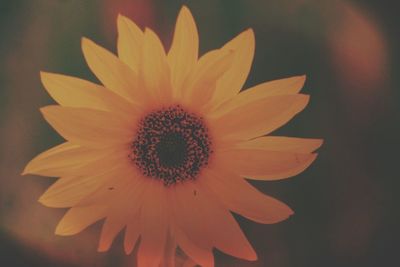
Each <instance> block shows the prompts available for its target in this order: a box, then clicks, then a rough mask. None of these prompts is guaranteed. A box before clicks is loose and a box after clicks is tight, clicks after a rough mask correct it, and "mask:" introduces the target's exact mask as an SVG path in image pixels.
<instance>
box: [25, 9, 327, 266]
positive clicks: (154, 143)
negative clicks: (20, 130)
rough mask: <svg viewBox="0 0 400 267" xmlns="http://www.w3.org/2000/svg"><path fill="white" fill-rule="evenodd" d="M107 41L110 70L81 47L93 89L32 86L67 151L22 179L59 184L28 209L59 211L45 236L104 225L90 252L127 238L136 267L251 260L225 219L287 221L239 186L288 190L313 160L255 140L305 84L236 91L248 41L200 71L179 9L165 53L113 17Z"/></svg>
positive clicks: (292, 145) (51, 80)
mask: <svg viewBox="0 0 400 267" xmlns="http://www.w3.org/2000/svg"><path fill="white" fill-rule="evenodd" d="M118 32H119V36H118V57H117V56H115V55H113V54H112V53H110V52H108V51H107V50H105V49H104V48H102V47H100V46H98V45H97V44H95V43H94V42H92V41H90V40H88V39H86V38H83V39H82V50H83V54H84V56H85V59H86V61H87V63H88V65H89V67H90V69H91V70H92V71H93V73H94V74H95V75H96V76H97V78H98V79H99V80H100V81H101V83H102V84H103V85H97V84H94V83H91V82H88V81H85V80H81V79H78V78H74V77H69V76H64V75H60V74H52V73H44V72H42V73H41V78H42V82H43V84H44V87H45V88H46V89H47V91H48V92H49V94H50V95H51V96H52V97H53V98H54V99H55V101H57V102H58V103H59V104H60V105H52V106H47V107H44V108H42V109H41V111H42V113H43V115H44V117H45V119H46V120H47V121H48V122H49V123H50V124H51V125H52V126H53V127H54V129H55V130H56V131H57V132H58V133H59V134H60V135H62V136H63V137H64V138H65V139H66V140H67V141H66V142H65V143H63V144H61V145H59V146H56V147H54V148H52V149H50V150H48V151H46V152H43V153H42V154H40V155H39V156H37V157H36V158H34V159H33V160H32V161H31V162H30V163H29V164H28V165H27V166H26V168H25V171H24V174H27V173H30V174H37V175H43V176H55V177H60V179H59V180H57V181H56V182H55V183H54V184H53V185H52V186H51V187H50V188H49V189H48V190H47V191H46V192H45V193H44V194H43V195H42V196H41V197H40V199H39V201H40V202H41V203H43V204H44V205H46V206H49V207H59V208H61V207H63V208H64V207H70V209H69V210H68V212H67V213H66V214H65V216H64V217H63V219H62V220H61V221H60V223H59V224H58V226H57V228H56V234H58V235H73V234H76V233H79V232H80V231H82V230H83V229H84V228H86V227H87V226H89V225H91V224H93V223H94V222H96V221H98V220H101V219H103V218H105V222H104V225H103V229H102V233H101V238H100V244H99V248H98V250H99V251H106V250H108V249H109V247H110V246H111V243H112V241H113V239H114V237H115V236H116V235H117V234H118V233H119V232H120V231H121V230H123V229H125V237H124V248H125V251H126V253H131V252H132V250H133V248H134V247H135V245H136V243H137V242H139V248H138V256H137V261H138V266H140V267H152V266H159V265H160V264H161V266H170V265H171V264H173V255H175V249H176V248H177V247H179V248H180V249H181V250H182V251H183V252H185V254H186V255H188V257H190V258H191V259H193V261H194V262H196V263H198V264H200V265H201V266H213V265H214V258H213V254H212V249H213V248H214V247H215V248H217V249H219V250H221V251H223V252H225V253H227V254H230V255H233V256H235V257H238V258H242V259H247V260H256V259H257V256H256V253H255V251H254V250H253V248H252V247H251V245H250V244H249V242H248V241H247V239H246V237H245V235H244V234H243V232H242V231H241V229H240V227H239V225H238V223H237V222H236V221H235V219H234V217H233V216H232V214H231V213H230V211H232V212H235V213H238V214H240V215H242V216H244V217H246V218H248V219H250V220H253V221H256V222H259V223H267V224H270V223H276V222H279V221H282V220H284V219H286V218H288V217H289V216H290V215H291V214H293V212H292V210H291V209H290V208H289V207H288V206H287V205H285V204H284V203H282V202H280V201H278V200H276V199H274V198H271V197H269V196H266V195H264V194H262V193H260V192H259V191H258V190H257V189H255V188H254V187H253V186H251V185H250V184H249V183H248V182H247V181H246V180H245V178H248V179H255V180H278V179H284V178H288V177H290V176H294V175H296V174H298V173H300V172H302V171H303V170H304V169H306V168H307V167H308V166H309V165H310V164H311V162H312V161H313V160H314V159H315V158H316V154H315V153H312V152H313V151H314V150H316V149H317V148H318V147H319V146H320V145H321V143H322V141H321V140H318V139H301V138H290V137H277V136H265V135H266V134H269V133H271V132H272V131H274V130H275V129H277V128H278V127H280V126H282V125H283V124H285V123H286V122H288V121H289V120H290V119H291V118H292V117H293V116H295V115H296V114H297V113H298V112H300V111H301V110H302V109H303V108H304V107H305V106H306V105H307V103H308V100H309V97H308V96H306V95H303V94H299V93H298V92H299V90H300V89H301V87H302V86H303V84H304V81H305V77H304V76H297V77H292V78H287V79H282V80H277V81H272V82H266V83H262V84H260V85H257V86H255V87H253V88H250V89H248V90H246V91H243V92H240V90H241V89H242V86H243V84H244V82H245V80H246V78H247V76H248V73H249V70H250V66H251V63H252V60H253V55H254V47H255V41H254V34H253V31H252V30H251V29H249V30H246V31H244V32H243V33H241V34H239V35H238V36H237V37H235V38H234V39H233V40H232V41H230V42H228V43H227V44H226V45H225V46H223V47H222V48H220V49H216V50H212V51H210V52H208V53H206V54H205V55H203V56H202V57H200V58H198V47H199V41H198V33H197V29H196V25H195V22H194V20H193V17H192V15H191V13H190V11H189V10H188V9H187V8H186V7H183V8H182V10H181V12H180V14H179V16H178V20H177V23H176V28H175V34H174V38H173V42H172V46H171V49H170V50H169V51H168V53H166V52H165V50H164V48H163V45H162V43H161V41H160V40H159V38H158V37H157V35H156V34H155V33H154V32H153V31H151V30H150V29H145V30H144V31H142V30H141V29H139V28H138V27H137V26H136V25H135V24H134V23H133V22H132V21H130V20H129V19H128V18H126V17H123V16H119V17H118ZM139 240H140V241H139ZM168 264H170V265H168Z"/></svg>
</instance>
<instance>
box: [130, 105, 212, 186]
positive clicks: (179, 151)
mask: <svg viewBox="0 0 400 267" xmlns="http://www.w3.org/2000/svg"><path fill="white" fill-rule="evenodd" d="M131 148H132V153H131V154H130V155H129V157H130V158H131V159H132V161H133V162H134V164H135V165H136V166H137V167H138V169H139V170H140V171H141V172H142V174H143V175H144V176H147V177H152V178H156V179H159V180H162V181H163V182H164V185H166V186H169V185H172V184H175V183H177V182H183V181H186V180H194V179H195V178H196V177H197V175H198V174H199V172H200V170H201V168H202V167H204V166H205V165H207V164H208V160H209V156H210V154H211V153H212V151H211V140H210V138H209V135H208V131H207V128H206V127H205V125H204V122H203V120H202V118H200V117H198V116H196V115H195V114H192V113H189V112H187V111H185V110H184V109H182V108H181V107H180V106H173V107H170V108H164V109H161V110H158V111H154V112H151V113H149V114H147V116H145V117H144V118H143V119H142V120H141V121H140V122H139V127H138V130H137V133H136V136H135V138H134V140H133V142H132V145H131Z"/></svg>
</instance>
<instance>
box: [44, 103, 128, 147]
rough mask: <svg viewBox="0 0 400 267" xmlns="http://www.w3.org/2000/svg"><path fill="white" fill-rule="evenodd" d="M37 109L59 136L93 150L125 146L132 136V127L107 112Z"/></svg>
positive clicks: (75, 109)
mask: <svg viewBox="0 0 400 267" xmlns="http://www.w3.org/2000/svg"><path fill="white" fill-rule="evenodd" d="M40 110H41V112H42V114H43V116H44V118H45V119H46V121H47V122H48V123H50V125H51V126H53V127H54V129H55V130H56V131H57V132H58V133H59V134H60V135H62V136H63V137H64V138H65V139H67V140H69V141H73V142H75V143H78V144H82V145H87V146H89V147H94V148H100V147H106V146H111V145H113V144H114V145H115V144H128V143H129V142H130V140H131V139H132V136H133V130H132V129H130V127H133V126H132V125H129V124H130V123H129V122H127V121H125V120H122V119H121V118H120V117H117V116H115V114H112V113H109V112H105V111H100V110H91V109H85V108H69V107H60V106H47V107H44V108H41V109H40ZM132 123H134V122H132Z"/></svg>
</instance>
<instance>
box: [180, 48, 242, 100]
mask: <svg viewBox="0 0 400 267" xmlns="http://www.w3.org/2000/svg"><path fill="white" fill-rule="evenodd" d="M233 58H234V52H232V51H231V50H227V51H222V50H212V51H210V52H208V53H207V54H205V55H204V56H202V57H201V58H200V59H199V61H198V63H197V65H196V66H195V68H194V69H193V71H192V73H191V74H190V75H189V76H188V77H187V78H186V80H185V83H184V85H183V88H184V90H185V91H184V92H183V93H184V99H183V101H184V102H185V103H188V104H190V105H192V106H193V105H196V106H197V107H202V106H204V105H205V104H207V103H208V102H209V101H210V100H211V97H212V95H213V93H214V90H215V85H216V82H217V80H218V79H219V78H220V77H221V76H222V75H223V74H224V73H225V72H226V71H227V70H228V69H229V68H230V66H231V64H232V61H233Z"/></svg>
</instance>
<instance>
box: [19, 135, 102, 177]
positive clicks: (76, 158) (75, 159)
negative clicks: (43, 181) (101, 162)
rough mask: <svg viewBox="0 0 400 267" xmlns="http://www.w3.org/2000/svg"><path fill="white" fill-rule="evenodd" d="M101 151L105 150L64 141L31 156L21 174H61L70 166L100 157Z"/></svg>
mask: <svg viewBox="0 0 400 267" xmlns="http://www.w3.org/2000/svg"><path fill="white" fill-rule="evenodd" d="M101 152H105V153H106V151H101V150H100V151H99V150H93V149H90V148H85V147H81V146H78V145H75V144H72V143H69V142H66V143H63V144H61V145H58V146H56V147H53V148H51V149H49V150H47V151H45V152H43V153H41V154H39V155H38V156H36V157H35V158H33V159H32V160H31V161H30V162H29V163H28V164H27V166H26V167H25V169H24V172H23V175H25V174H28V173H30V174H37V175H43V176H63V175H65V174H67V173H66V171H68V170H69V169H70V168H74V167H77V166H79V165H82V164H87V163H89V162H92V161H95V160H97V159H99V158H101V157H102V153H101ZM75 175H76V174H75Z"/></svg>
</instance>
